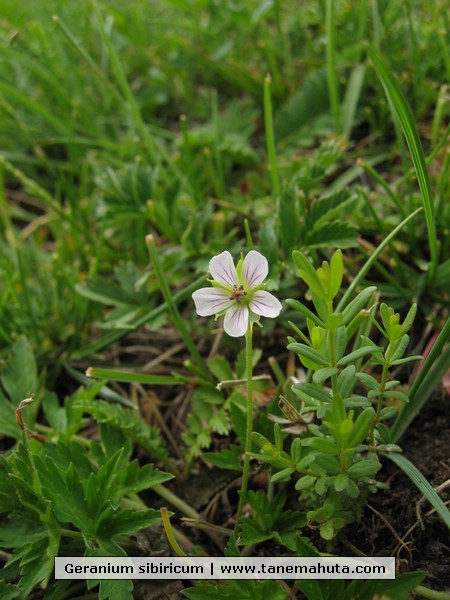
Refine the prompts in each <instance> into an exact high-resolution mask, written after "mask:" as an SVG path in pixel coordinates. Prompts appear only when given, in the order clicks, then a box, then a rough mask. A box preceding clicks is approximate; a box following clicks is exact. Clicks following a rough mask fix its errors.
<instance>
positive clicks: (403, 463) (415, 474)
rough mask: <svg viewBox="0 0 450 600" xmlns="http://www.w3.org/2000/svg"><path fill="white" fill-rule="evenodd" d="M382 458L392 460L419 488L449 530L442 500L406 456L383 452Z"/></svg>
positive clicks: (446, 509) (449, 513)
mask: <svg viewBox="0 0 450 600" xmlns="http://www.w3.org/2000/svg"><path fill="white" fill-rule="evenodd" d="M383 456H385V457H386V458H389V459H390V460H392V462H394V463H395V464H396V465H397V466H398V467H400V469H401V470H402V471H403V472H404V473H405V474H406V475H408V477H409V478H410V479H411V481H412V482H413V483H414V484H415V485H416V486H417V487H418V488H419V490H420V491H421V492H422V494H423V495H424V496H425V498H426V499H427V500H428V502H429V503H430V504H431V505H432V506H433V507H434V508H435V509H436V511H437V512H438V513H439V515H440V517H441V518H442V520H443V521H444V523H445V524H446V525H447V527H448V528H449V529H450V511H449V510H448V508H447V507H446V506H445V504H444V502H443V501H442V499H441V498H440V497H439V496H438V495H437V493H436V492H435V491H434V489H433V488H432V486H431V484H430V482H429V481H428V479H427V478H426V477H425V476H424V475H423V474H422V473H421V472H420V471H419V469H418V468H417V467H416V466H415V465H414V464H413V463H412V462H411V461H410V460H409V459H408V458H406V456H403V454H397V453H394V452H391V453H388V452H383Z"/></svg>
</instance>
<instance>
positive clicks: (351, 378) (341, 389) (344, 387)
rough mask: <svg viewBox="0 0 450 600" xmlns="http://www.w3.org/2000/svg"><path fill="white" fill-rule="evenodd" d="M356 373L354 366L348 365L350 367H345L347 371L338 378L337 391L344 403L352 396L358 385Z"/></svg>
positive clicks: (343, 371)
mask: <svg viewBox="0 0 450 600" xmlns="http://www.w3.org/2000/svg"><path fill="white" fill-rule="evenodd" d="M355 371H356V369H355V366H354V365H348V367H345V369H343V370H342V371H341V372H340V373H339V376H338V378H337V388H338V389H337V391H338V393H339V395H340V397H341V398H343V399H344V402H345V400H346V398H348V396H349V395H350V394H351V392H352V390H353V388H354V386H355V384H356V381H355Z"/></svg>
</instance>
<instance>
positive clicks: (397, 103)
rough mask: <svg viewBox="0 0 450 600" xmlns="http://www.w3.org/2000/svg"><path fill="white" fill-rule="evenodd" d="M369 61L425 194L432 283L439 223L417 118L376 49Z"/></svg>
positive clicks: (370, 51) (436, 259)
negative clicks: (393, 112)
mask: <svg viewBox="0 0 450 600" xmlns="http://www.w3.org/2000/svg"><path fill="white" fill-rule="evenodd" d="M368 52H369V57H370V58H371V60H372V62H373V64H374V66H375V69H376V71H377V73H378V75H379V77H380V79H381V81H382V84H383V87H384V89H385V91H386V95H387V97H388V98H389V100H390V101H391V106H392V107H393V108H394V110H395V113H396V115H397V116H398V118H399V120H400V123H401V126H402V130H403V134H404V136H405V138H406V142H407V144H408V147H409V150H410V152H411V158H412V162H413V164H414V168H415V171H416V175H417V181H418V182H419V187H420V191H421V194H422V202H423V208H424V211H425V220H426V224H427V230H428V243H429V246H430V256H431V268H430V272H429V280H432V279H433V278H434V275H435V273H436V268H437V264H438V242H437V235H436V223H435V216H434V207H433V196H432V193H431V185H430V179H429V176H428V169H427V164H426V160H425V155H424V153H423V149H422V144H421V142H420V137H419V132H418V131H417V127H416V123H415V120H414V117H413V115H412V113H411V109H410V108H409V106H408V103H407V102H406V100H405V98H404V96H403V94H402V92H401V91H400V88H399V87H398V85H397V82H396V81H395V79H394V77H393V76H392V73H391V72H390V70H389V68H388V66H387V65H386V64H385V62H384V60H383V59H382V58H381V56H380V55H379V54H378V52H377V51H376V50H375V49H374V48H369V51H368Z"/></svg>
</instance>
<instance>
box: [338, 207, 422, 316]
mask: <svg viewBox="0 0 450 600" xmlns="http://www.w3.org/2000/svg"><path fill="white" fill-rule="evenodd" d="M421 210H422V208H417V209H416V210H415V211H414V212H412V213H411V214H410V215H408V216H407V217H406V219H403V221H402V222H401V223H399V224H398V225H397V227H396V228H395V229H393V230H392V231H391V233H390V234H389V235H388V236H387V237H385V238H384V240H383V241H382V242H381V244H380V245H379V246H378V248H377V249H376V250H375V252H374V253H373V254H372V256H371V257H370V258H369V260H368V261H367V262H366V264H365V265H364V266H363V267H362V268H361V269H360V270H359V271H358V274H357V275H356V277H355V279H354V280H353V281H352V283H351V284H350V285H349V286H348V288H347V291H346V292H345V294H344V295H343V296H342V298H341V300H340V302H339V304H338V306H337V308H336V311H337V312H339V311H341V310H343V309H344V307H345V305H346V304H347V301H348V299H349V298H350V296H351V295H352V294H353V291H354V290H355V289H356V287H357V286H358V285H359V282H360V281H362V279H363V278H364V276H365V275H366V273H368V271H369V270H370V268H371V266H372V265H373V263H374V262H375V261H376V259H377V258H378V256H379V255H380V254H381V252H383V250H384V248H386V246H387V245H388V244H390V242H391V240H392V239H393V238H394V237H395V236H396V235H397V233H398V232H399V231H400V230H401V229H402V228H403V227H404V226H405V225H406V224H407V223H408V222H409V221H410V220H411V219H412V218H413V217H415V216H416V215H417V213H419V212H420V211H421Z"/></svg>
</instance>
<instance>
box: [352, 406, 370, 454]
mask: <svg viewBox="0 0 450 600" xmlns="http://www.w3.org/2000/svg"><path fill="white" fill-rule="evenodd" d="M374 418H375V411H374V410H373V408H372V407H367V408H365V409H364V410H363V411H362V412H361V413H360V414H359V415H358V418H357V419H356V421H355V423H354V424H353V430H352V432H351V434H350V436H349V438H348V439H347V447H348V448H356V447H357V446H359V444H361V443H362V441H363V440H364V439H365V438H366V437H367V434H368V433H369V430H370V428H371V427H372V425H373V420H374Z"/></svg>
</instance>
